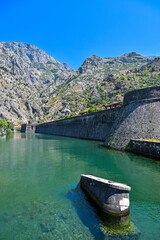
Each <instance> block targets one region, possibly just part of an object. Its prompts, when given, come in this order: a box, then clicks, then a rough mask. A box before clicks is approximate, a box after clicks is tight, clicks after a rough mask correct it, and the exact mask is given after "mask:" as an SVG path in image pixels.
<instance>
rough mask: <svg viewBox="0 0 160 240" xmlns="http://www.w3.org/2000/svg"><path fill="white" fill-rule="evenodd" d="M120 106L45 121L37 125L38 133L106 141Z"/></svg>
mask: <svg viewBox="0 0 160 240" xmlns="http://www.w3.org/2000/svg"><path fill="white" fill-rule="evenodd" d="M119 111H120V108H114V109H110V110H104V111H100V112H96V113H91V114H87V115H84V116H77V117H73V118H69V119H64V120H59V121H54V122H49V123H43V124H39V125H37V127H36V133H45V134H54V135H61V136H68V137H76V138H84V139H93V140H101V141H104V140H105V139H106V137H107V134H108V133H109V131H110V129H111V128H112V125H113V124H114V121H115V119H116V117H117V116H118V113H119Z"/></svg>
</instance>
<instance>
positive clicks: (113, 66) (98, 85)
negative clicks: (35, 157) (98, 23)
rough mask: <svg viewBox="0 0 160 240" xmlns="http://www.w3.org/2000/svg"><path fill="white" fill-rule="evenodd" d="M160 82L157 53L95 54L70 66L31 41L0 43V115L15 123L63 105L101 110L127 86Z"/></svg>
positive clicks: (52, 113) (52, 114)
mask: <svg viewBox="0 0 160 240" xmlns="http://www.w3.org/2000/svg"><path fill="white" fill-rule="evenodd" d="M159 84H160V59H159V58H156V59H152V58H149V57H144V56H141V55H139V54H137V53H135V52H132V53H128V54H124V55H122V56H120V57H116V58H100V57H98V56H96V55H93V56H91V57H89V58H87V59H86V60H85V61H84V63H83V64H82V66H81V67H80V68H79V69H78V70H76V71H74V70H72V69H71V68H70V67H69V66H68V65H67V64H65V63H60V62H58V61H57V60H55V59H54V58H53V57H51V56H49V55H47V54H46V53H45V52H44V51H42V50H41V49H39V48H37V47H35V46H33V45H31V44H27V43H20V42H9V43H7V42H0V96H1V98H0V117H3V118H7V119H8V120H13V121H14V122H15V123H16V122H18V120H22V121H28V120H31V121H35V120H38V119H48V120H52V119H55V118H57V116H59V115H60V114H61V111H62V109H64V108H65V107H67V108H69V109H70V110H71V111H73V112H75V111H76V112H79V111H81V110H84V109H86V108H93V107H98V108H100V109H103V105H106V104H107V103H110V102H114V101H122V99H123V95H124V93H125V92H127V91H128V90H132V89H135V88H142V87H146V86H153V85H159Z"/></svg>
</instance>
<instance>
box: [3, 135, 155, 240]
mask: <svg viewBox="0 0 160 240" xmlns="http://www.w3.org/2000/svg"><path fill="white" fill-rule="evenodd" d="M82 173H83V174H92V175H95V176H100V177H104V178H106V179H110V180H113V181H118V182H123V183H127V184H128V185H129V186H131V187H132V190H131V195H130V198H131V216H130V217H131V220H132V222H134V224H135V225H136V226H137V228H138V229H139V230H140V232H141V236H140V239H157V240H159V239H160V162H158V161H154V160H151V159H148V158H145V157H141V156H136V155H133V154H128V153H122V152H118V151H111V150H107V149H105V148H103V147H101V146H100V143H97V142H91V141H85V140H80V139H73V138H65V137H58V136H49V135H41V134H39V135H38V134H37V135H34V134H28V135H26V134H20V133H17V134H14V135H8V136H7V137H1V138H0V240H26V239H27V240H52V239H56V240H59V239H65V240H71V239H73V240H77V239H87V240H92V239H108V238H107V236H104V234H103V232H102V231H101V228H100V226H101V225H103V221H102V219H101V218H100V217H99V215H98V214H97V212H96V209H95V207H94V206H93V205H91V204H90V203H89V202H88V201H87V199H86V198H85V195H84V194H83V192H82V191H81V190H80V189H79V188H76V186H77V184H78V182H79V180H80V174H82ZM114 239H121V238H118V237H117V238H116V237H115V238H114Z"/></svg>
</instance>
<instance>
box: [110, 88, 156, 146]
mask: <svg viewBox="0 0 160 240" xmlns="http://www.w3.org/2000/svg"><path fill="white" fill-rule="evenodd" d="M140 138H142V139H160V87H152V88H146V89H141V90H135V91H132V92H129V93H127V94H126V95H125V97H124V103H123V106H122V107H121V109H120V112H119V114H118V116H117V118H116V120H115V122H114V124H113V126H112V129H111V131H110V133H109V135H107V138H106V141H105V145H106V146H108V147H111V148H115V149H121V150H130V147H129V142H130V140H131V139H140Z"/></svg>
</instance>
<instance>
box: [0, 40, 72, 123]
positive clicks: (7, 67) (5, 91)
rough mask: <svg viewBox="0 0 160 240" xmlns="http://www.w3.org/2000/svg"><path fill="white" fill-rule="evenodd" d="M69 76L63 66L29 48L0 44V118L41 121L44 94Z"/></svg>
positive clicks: (31, 46)
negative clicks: (39, 119)
mask: <svg viewBox="0 0 160 240" xmlns="http://www.w3.org/2000/svg"><path fill="white" fill-rule="evenodd" d="M73 75H75V71H73V70H72V69H71V68H70V67H69V66H68V65H67V64H65V63H60V62H58V61H57V60H55V59H54V58H53V57H51V56H49V55H48V54H46V53H45V52H44V51H42V50H41V49H39V48H37V47H35V46H33V45H31V44H27V43H20V42H9V43H8V42H0V95H1V98H0V115H1V117H4V118H7V119H10V120H11V119H13V120H14V121H15V120H17V119H21V120H23V121H27V120H28V119H30V118H31V119H34V118H35V116H37V117H38V118H42V117H43V115H44V112H45V103H46V102H47V101H48V93H49V92H50V91H51V92H52V91H54V90H55V89H56V87H57V86H59V85H61V84H62V83H64V82H65V81H66V80H67V79H68V78H70V77H72V76H73Z"/></svg>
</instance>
